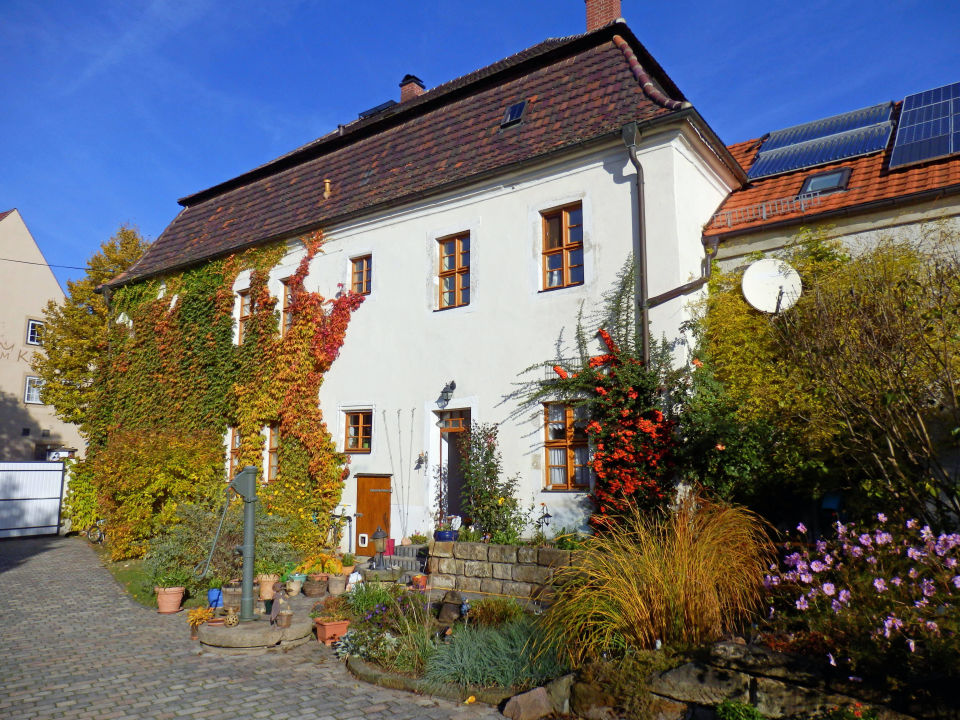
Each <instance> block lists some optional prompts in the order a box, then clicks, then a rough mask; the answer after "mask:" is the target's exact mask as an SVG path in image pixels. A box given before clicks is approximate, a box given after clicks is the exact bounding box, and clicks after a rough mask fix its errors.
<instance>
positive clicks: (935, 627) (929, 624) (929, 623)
mask: <svg viewBox="0 0 960 720" xmlns="http://www.w3.org/2000/svg"><path fill="white" fill-rule="evenodd" d="M924 627H926V628H927V630H929V631H930V632H932V633H933V634H935V635H939V634H940V626H939V625H937V624H936V623H935V622H934V621H933V620H927V622H925V623H924Z"/></svg>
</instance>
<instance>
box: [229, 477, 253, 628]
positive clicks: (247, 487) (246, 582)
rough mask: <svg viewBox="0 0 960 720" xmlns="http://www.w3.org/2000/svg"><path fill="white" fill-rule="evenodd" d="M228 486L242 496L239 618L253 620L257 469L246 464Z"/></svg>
mask: <svg viewBox="0 0 960 720" xmlns="http://www.w3.org/2000/svg"><path fill="white" fill-rule="evenodd" d="M230 487H231V488H233V490H234V491H236V493H237V494H238V495H240V497H242V498H243V583H242V585H241V588H242V591H241V592H242V594H241V596H240V620H241V622H247V621H251V620H255V619H256V618H255V617H254V615H253V542H254V530H255V521H256V518H255V514H254V509H255V508H254V504H255V503H256V502H257V469H256V468H255V467H254V466H253V465H247V466H246V467H245V468H244V469H243V470H241V471H240V472H238V473H237V474H236V476H235V477H234V478H233V482H231V483H230Z"/></svg>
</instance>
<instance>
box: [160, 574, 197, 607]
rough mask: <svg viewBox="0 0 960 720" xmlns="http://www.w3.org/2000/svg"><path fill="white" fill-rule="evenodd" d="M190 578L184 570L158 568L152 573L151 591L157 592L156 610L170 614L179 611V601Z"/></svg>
mask: <svg viewBox="0 0 960 720" xmlns="http://www.w3.org/2000/svg"><path fill="white" fill-rule="evenodd" d="M189 579H190V577H189V575H188V574H187V572H186V571H185V570H181V569H179V568H174V569H170V570H165V571H164V570H159V571H157V572H155V573H154V575H153V584H154V587H153V591H154V592H155V593H156V594H157V612H158V613H161V614H163V615H170V614H173V613H177V612H180V603H182V602H183V595H184V593H185V592H186V589H187V588H186V585H187V581H188V580H189Z"/></svg>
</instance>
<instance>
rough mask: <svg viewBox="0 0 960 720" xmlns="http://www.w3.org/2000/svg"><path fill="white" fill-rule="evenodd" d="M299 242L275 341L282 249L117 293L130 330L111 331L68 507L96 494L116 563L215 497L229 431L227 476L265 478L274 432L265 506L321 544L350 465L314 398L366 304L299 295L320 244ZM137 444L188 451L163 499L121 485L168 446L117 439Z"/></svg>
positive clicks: (153, 491)
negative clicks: (275, 279) (168, 520)
mask: <svg viewBox="0 0 960 720" xmlns="http://www.w3.org/2000/svg"><path fill="white" fill-rule="evenodd" d="M302 242H303V244H304V246H305V248H306V253H305V255H304V257H303V259H302V261H301V262H300V264H299V267H298V268H297V270H296V272H295V273H294V275H293V276H292V277H290V278H288V279H287V280H286V284H287V287H289V288H290V291H291V297H292V302H291V305H290V307H289V308H288V311H289V312H290V314H291V317H292V325H291V326H290V327H289V328H288V329H287V330H286V331H285V332H283V333H282V334H281V328H280V313H279V311H278V308H277V304H278V303H277V299H276V298H274V297H272V296H271V295H270V292H269V288H268V279H269V275H270V271H271V269H272V268H274V267H276V266H277V265H278V263H279V262H280V261H281V260H282V258H283V256H284V254H285V250H286V248H285V246H284V245H283V244H275V245H271V246H267V247H260V248H253V249H249V250H245V251H242V252H240V253H237V254H234V255H231V256H229V257H226V258H222V259H218V260H214V261H211V262H208V263H205V264H203V265H200V266H197V267H192V268H188V269H186V270H184V271H182V272H181V273H179V274H177V275H172V276H168V277H165V278H163V279H162V280H147V281H143V282H139V283H134V284H131V285H128V286H124V287H122V288H119V289H118V290H117V291H116V293H115V295H114V298H113V305H114V312H115V314H116V316H117V317H119V318H122V319H123V320H127V319H129V323H127V322H123V321H121V322H117V323H115V324H114V326H113V328H112V330H111V335H110V351H109V359H108V362H107V364H106V370H107V371H106V372H105V373H104V374H103V379H102V383H101V390H100V392H99V397H98V402H96V403H95V404H94V405H95V411H94V413H93V414H94V416H95V417H94V418H93V419H92V422H91V423H90V427H91V437H90V438H89V440H90V451H89V454H88V460H87V461H86V465H87V467H84V468H81V472H80V473H79V476H81V477H82V478H83V480H81V486H80V488H78V492H79V493H80V495H78V496H77V497H75V498H74V503H73V504H74V505H76V506H77V507H87V508H89V506H90V503H89V502H84V501H83V498H82V497H81V496H82V495H83V493H84V492H86V493H87V495H88V496H89V494H90V493H93V494H94V495H96V497H97V500H98V502H97V503H96V505H97V506H98V507H99V508H100V510H101V511H102V512H106V513H107V514H108V523H109V525H110V526H111V527H112V528H114V532H113V533H111V535H112V537H114V538H117V539H118V542H115V543H114V546H113V548H112V551H113V555H114V557H115V558H119V557H131V556H136V555H140V554H142V553H143V550H144V547H145V542H146V540H147V539H148V538H149V537H150V535H151V534H152V533H153V532H154V531H155V530H156V521H157V518H162V517H168V516H169V515H170V514H171V513H172V511H173V509H175V507H176V505H177V504H180V503H184V502H192V501H194V500H197V499H201V498H203V497H209V496H210V495H211V490H212V489H215V488H216V487H219V485H220V483H222V482H223V479H224V478H223V469H222V468H223V465H224V461H225V458H226V456H225V446H224V437H225V435H226V432H227V429H228V428H230V427H234V428H236V429H237V431H238V432H239V434H240V438H241V443H240V447H239V450H238V453H237V456H236V463H235V467H243V466H245V465H253V466H255V467H257V468H258V469H260V470H261V472H262V466H263V452H264V435H263V434H262V431H263V428H265V427H273V428H275V430H276V431H277V432H278V435H279V449H278V457H279V463H278V472H277V477H276V478H275V479H273V480H272V481H271V482H270V484H269V485H267V486H265V487H263V488H261V491H260V497H261V500H262V501H263V502H264V505H265V507H266V509H267V511H268V512H271V513H274V514H278V515H281V516H283V517H285V518H287V519H288V521H289V523H288V524H289V526H290V528H291V536H290V538H289V540H290V541H291V543H292V544H294V545H295V546H298V547H299V548H301V549H303V550H309V549H312V548H315V547H316V546H317V545H318V544H320V543H322V542H323V541H324V539H325V538H326V536H327V531H328V529H329V526H330V525H329V524H330V512H331V511H332V510H333V508H334V507H335V506H336V504H337V503H338V502H339V500H340V493H341V491H342V488H343V481H344V479H345V477H346V464H347V460H348V458H347V456H345V455H343V454H342V453H339V452H337V450H336V446H335V443H334V441H333V439H332V437H331V435H330V433H329V431H328V430H327V427H326V425H325V423H324V421H323V415H322V413H321V411H320V407H319V404H318V397H319V391H320V386H321V385H322V383H323V379H324V375H325V373H326V372H327V370H329V368H330V366H331V364H332V363H333V361H334V360H335V359H336V357H337V355H338V353H339V351H340V348H341V347H342V345H343V341H344V338H345V335H346V331H347V326H348V324H349V321H350V317H351V315H352V313H353V311H354V310H356V308H357V307H359V305H360V303H361V302H362V301H363V296H360V295H356V294H354V293H351V292H341V293H339V294H338V296H337V297H335V298H332V299H328V298H324V297H323V296H321V295H320V294H319V293H314V292H308V291H307V290H305V289H304V279H305V278H306V276H307V273H308V270H309V265H310V261H311V260H312V259H313V258H314V257H315V256H316V254H317V253H318V252H320V251H321V249H322V245H323V236H322V234H321V233H319V232H317V233H314V234H312V235H310V236H309V237H305V238H303V239H302ZM246 270H249V271H250V286H249V294H250V298H251V301H252V308H251V316H250V317H249V319H248V320H247V321H246V322H245V324H244V331H243V343H242V344H240V345H237V344H236V343H235V342H234V335H235V332H234V319H233V308H234V304H235V299H236V296H235V294H234V292H233V286H234V283H235V281H236V279H237V277H238V275H239V274H240V273H241V272H243V271H246ZM131 433H140V434H142V435H144V436H149V437H166V438H179V439H181V440H182V443H181V444H182V445H184V446H186V447H187V449H188V450H189V452H188V451H187V450H184V449H181V451H179V452H178V453H177V457H176V464H177V468H178V470H177V471H176V472H171V473H168V474H167V475H166V477H167V478H168V479H167V481H166V482H161V483H160V486H158V485H157V483H140V484H136V483H134V484H131V483H129V482H124V481H123V478H126V477H129V476H132V475H135V474H137V472H136V471H137V468H136V467H134V465H135V464H137V465H144V464H150V463H151V462H152V461H151V459H150V458H145V457H144V454H145V453H147V454H149V453H153V454H155V455H158V456H162V455H164V453H165V447H166V445H165V443H130V442H126V443H123V447H118V443H117V442H116V440H117V439H118V438H121V437H124V438H127V439H128V440H129V438H130V437H131ZM187 438H188V439H189V442H188V441H187V440H186V439H187ZM108 448H109V449H110V451H109V452H108ZM126 448H128V449H129V451H127V450H125V449H126ZM190 453H192V455H191V454H190ZM211 457H213V458H219V459H220V463H219V464H220V467H221V470H220V472H218V473H211V472H209V470H208V469H209V465H210V458H211ZM191 458H195V459H196V461H197V463H198V465H202V466H204V468H203V470H202V471H201V470H200V468H195V469H191V467H190V465H191V462H192V460H191ZM161 464H162V462H161ZM127 465H129V467H125V466H127ZM193 470H196V472H194V471H193ZM84 483H86V484H87V485H88V486H89V487H87V488H86V490H84V489H83V486H84ZM121 484H122V485H123V487H121ZM123 493H126V495H124V497H123V502H119V501H118V500H119V498H120V495H121V494H123ZM131 493H132V495H131ZM139 495H143V496H146V495H149V496H150V497H149V498H147V497H139ZM88 499H89V498H88Z"/></svg>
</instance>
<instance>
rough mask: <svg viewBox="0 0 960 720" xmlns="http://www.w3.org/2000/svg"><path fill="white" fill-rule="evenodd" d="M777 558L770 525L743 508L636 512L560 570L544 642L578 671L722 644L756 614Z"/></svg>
mask: <svg viewBox="0 0 960 720" xmlns="http://www.w3.org/2000/svg"><path fill="white" fill-rule="evenodd" d="M774 557H775V553H774V548H773V545H772V543H771V542H770V539H769V537H768V536H767V526H766V524H765V523H764V521H763V520H762V519H760V518H759V517H758V516H757V515H755V514H753V513H751V512H750V511H749V510H746V509H745V508H742V507H736V506H731V505H724V504H716V503H712V502H708V501H706V500H704V499H695V500H689V501H687V502H686V503H685V504H684V505H683V506H682V507H681V508H680V509H679V510H677V511H675V512H671V513H669V514H664V513H658V514H656V515H645V514H643V513H642V512H641V511H639V510H637V509H634V510H633V511H630V512H628V513H627V514H626V515H625V516H624V518H623V520H622V521H621V522H619V523H618V524H616V525H614V526H612V527H611V528H610V530H608V531H607V532H605V533H603V534H601V535H596V536H594V537H591V538H589V539H588V540H587V542H586V543H585V546H584V548H583V550H581V551H580V552H579V553H578V555H577V560H576V562H575V563H574V564H573V565H572V566H570V567H566V568H561V569H559V570H558V571H557V573H556V576H555V583H556V584H558V585H559V586H560V590H559V591H558V594H557V597H556V600H555V602H554V604H553V605H552V606H551V608H550V610H549V611H548V612H547V613H546V614H545V615H544V616H543V631H544V636H545V640H546V644H547V645H553V646H557V647H560V648H562V649H563V652H565V654H566V655H567V657H568V659H569V660H570V661H571V663H572V664H573V665H574V666H579V665H581V664H582V663H583V662H585V661H587V660H593V659H598V658H601V657H609V656H611V655H613V656H617V655H621V654H622V653H624V652H626V651H628V650H631V649H651V648H655V647H657V644H658V642H660V643H664V644H667V645H674V646H696V645H700V644H703V643H706V642H710V641H713V640H716V639H718V638H720V637H722V636H723V635H724V634H726V633H729V632H732V631H735V630H736V629H737V628H738V627H740V625H741V624H742V623H743V622H744V621H746V620H748V619H749V618H750V617H751V616H752V615H753V613H754V612H755V611H756V610H757V609H758V608H759V607H760V605H761V603H762V600H763V580H764V574H765V572H766V570H767V568H768V566H769V565H770V563H771V562H772V561H773V559H774Z"/></svg>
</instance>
